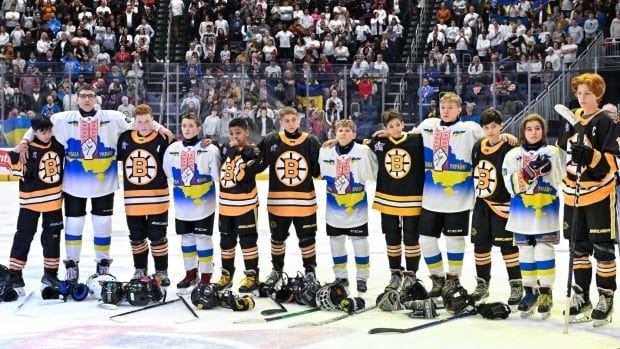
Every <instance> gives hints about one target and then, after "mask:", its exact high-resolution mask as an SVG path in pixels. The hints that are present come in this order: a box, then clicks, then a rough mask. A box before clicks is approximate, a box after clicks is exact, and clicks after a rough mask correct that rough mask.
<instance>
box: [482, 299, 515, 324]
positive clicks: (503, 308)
mask: <svg viewBox="0 0 620 349" xmlns="http://www.w3.org/2000/svg"><path fill="white" fill-rule="evenodd" d="M477 310H478V313H480V315H482V317H483V318H485V319H488V320H496V319H502V320H503V319H507V318H508V316H509V315H510V307H509V306H508V304H504V303H502V302H495V303H486V304H485V303H482V304H480V305H478V309H477Z"/></svg>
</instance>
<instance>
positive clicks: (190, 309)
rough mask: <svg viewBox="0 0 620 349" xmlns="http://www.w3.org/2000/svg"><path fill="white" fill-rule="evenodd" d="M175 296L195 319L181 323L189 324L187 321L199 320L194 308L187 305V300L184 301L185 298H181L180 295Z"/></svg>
mask: <svg viewBox="0 0 620 349" xmlns="http://www.w3.org/2000/svg"><path fill="white" fill-rule="evenodd" d="M177 296H178V297H179V299H180V300H181V301H182V302H183V304H185V307H186V308H187V310H189V312H190V313H192V315H193V316H194V318H195V319H191V320H188V321H183V322H189V321H192V320H199V319H200V316H198V314H196V312H195V311H194V308H192V306H191V305H189V303H187V300H185V298H184V297H183V296H181V295H180V294H178V295H177Z"/></svg>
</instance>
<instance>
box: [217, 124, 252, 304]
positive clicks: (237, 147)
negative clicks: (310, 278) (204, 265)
mask: <svg viewBox="0 0 620 349" xmlns="http://www.w3.org/2000/svg"><path fill="white" fill-rule="evenodd" d="M228 134H229V135H230V141H229V142H228V144H225V145H224V146H223V148H222V159H223V161H222V169H221V171H220V200H219V213H220V216H219V231H220V249H221V253H222V276H221V277H220V280H219V281H218V282H217V285H218V289H220V290H223V289H226V288H230V287H231V286H232V278H233V275H234V274H235V247H236V246H237V238H239V245H241V250H242V252H243V261H244V263H245V278H244V279H243V281H242V282H241V286H240V287H239V292H244V293H248V292H253V291H255V290H257V289H258V247H257V245H256V242H257V240H258V232H257V227H256V221H257V218H258V216H257V207H258V193H257V191H256V178H255V176H256V170H257V169H258V167H259V165H260V163H259V161H260V159H259V156H258V154H257V152H256V151H255V150H257V149H256V147H254V146H250V145H249V144H248V137H249V136H250V134H249V131H248V123H247V121H246V120H245V119H242V118H236V119H233V120H231V121H230V124H229V125H228Z"/></svg>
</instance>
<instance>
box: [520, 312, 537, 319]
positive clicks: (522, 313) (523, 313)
mask: <svg viewBox="0 0 620 349" xmlns="http://www.w3.org/2000/svg"><path fill="white" fill-rule="evenodd" d="M532 314H534V310H527V311H521V318H522V319H529V318H530V317H531V316H532Z"/></svg>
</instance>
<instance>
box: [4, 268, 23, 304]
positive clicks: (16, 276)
mask: <svg viewBox="0 0 620 349" xmlns="http://www.w3.org/2000/svg"><path fill="white" fill-rule="evenodd" d="M9 273H10V274H9V280H8V281H7V284H11V285H12V286H11V287H12V288H13V289H14V290H15V292H17V294H18V295H19V296H20V297H21V296H25V295H26V292H25V291H24V287H26V284H25V283H24V277H23V275H22V272H21V270H9Z"/></svg>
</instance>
